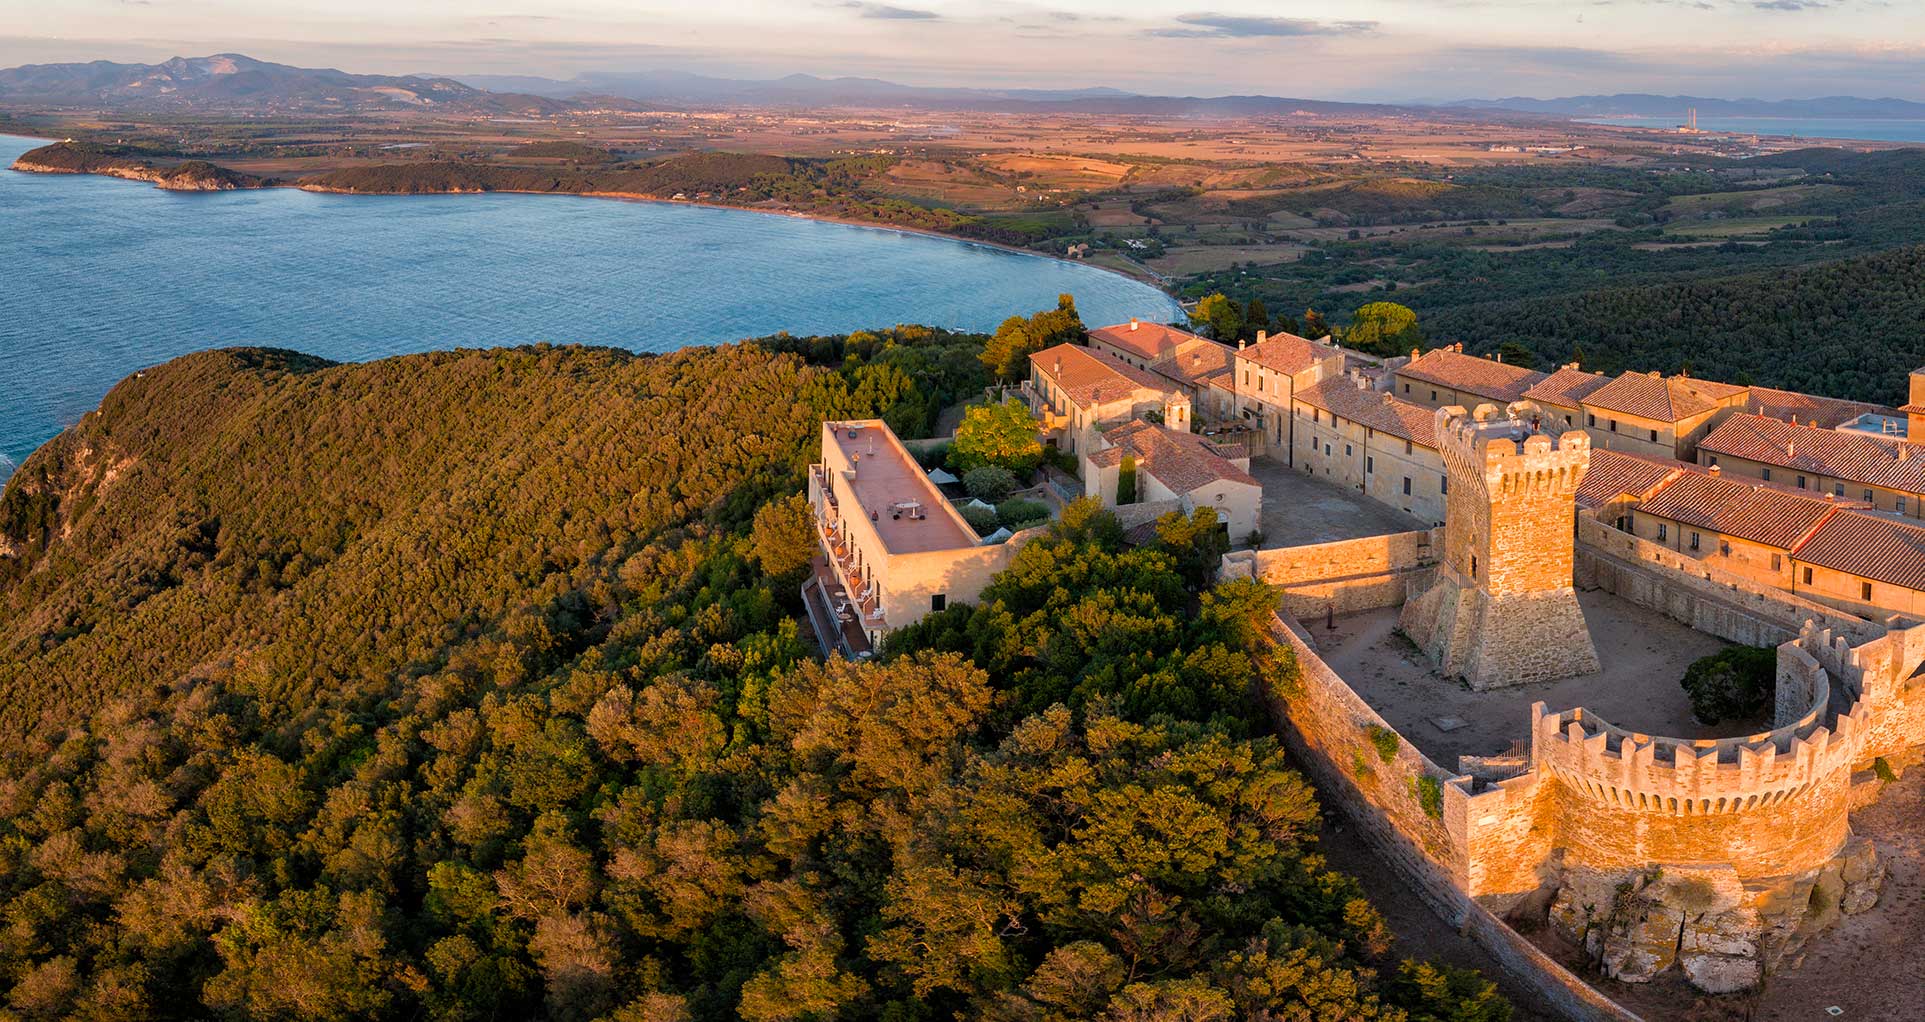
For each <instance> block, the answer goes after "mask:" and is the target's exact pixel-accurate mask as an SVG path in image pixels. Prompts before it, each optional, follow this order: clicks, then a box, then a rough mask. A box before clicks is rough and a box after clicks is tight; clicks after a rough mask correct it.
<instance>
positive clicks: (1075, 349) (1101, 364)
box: [1029, 344, 1173, 405]
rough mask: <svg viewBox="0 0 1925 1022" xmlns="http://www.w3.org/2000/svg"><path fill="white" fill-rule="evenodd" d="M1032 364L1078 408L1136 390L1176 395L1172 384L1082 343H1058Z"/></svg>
mask: <svg viewBox="0 0 1925 1022" xmlns="http://www.w3.org/2000/svg"><path fill="white" fill-rule="evenodd" d="M1029 361H1030V364H1032V365H1034V366H1035V367H1036V368H1037V369H1038V370H1040V371H1042V372H1043V373H1045V374H1046V375H1048V376H1049V377H1050V378H1051V379H1053V380H1055V381H1056V385H1057V386H1058V387H1061V388H1062V389H1063V393H1065V394H1067V395H1068V396H1069V399H1070V401H1072V402H1073V403H1075V404H1077V405H1091V404H1096V403H1097V398H1098V397H1099V396H1101V397H1102V398H1104V399H1107V400H1112V401H1113V400H1117V399H1119V398H1122V397H1124V396H1125V395H1127V394H1128V393H1129V392H1131V391H1133V390H1136V389H1139V388H1140V389H1144V390H1154V391H1158V392H1161V393H1164V394H1169V393H1173V391H1172V389H1171V387H1170V381H1168V380H1166V379H1164V378H1162V377H1160V376H1157V375H1156V374H1154V373H1151V372H1149V371H1147V370H1143V369H1138V368H1136V367H1135V366H1133V365H1130V364H1129V363H1128V362H1125V361H1123V360H1122V359H1120V358H1117V357H1116V356H1115V355H1106V354H1104V353H1103V352H1100V351H1091V350H1089V349H1088V348H1085V347H1083V346H1082V345H1080V344H1058V345H1056V346H1055V347H1051V348H1044V349H1043V350H1041V351H1038V352H1035V353H1034V354H1032V355H1030V356H1029Z"/></svg>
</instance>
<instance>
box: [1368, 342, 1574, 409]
mask: <svg viewBox="0 0 1925 1022" xmlns="http://www.w3.org/2000/svg"><path fill="white" fill-rule="evenodd" d="M1544 378H1545V375H1544V374H1543V373H1540V372H1534V371H1532V370H1529V369H1522V368H1519V367H1517V366H1513V365H1505V364H1504V363H1502V362H1500V361H1498V360H1496V359H1491V358H1478V357H1477V356H1475V355H1466V354H1464V346H1463V345H1462V344H1453V345H1451V346H1449V347H1447V348H1436V349H1433V350H1431V351H1426V352H1423V353H1422V354H1419V353H1418V352H1416V351H1415V350H1413V351H1412V352H1411V353H1410V361H1409V362H1407V363H1405V364H1404V365H1401V366H1398V367H1397V370H1396V371H1395V372H1394V373H1392V374H1391V392H1392V393H1394V394H1396V395H1397V396H1398V397H1400V398H1403V399H1404V400H1406V401H1410V402H1413V403H1416V404H1420V405H1423V406H1424V407H1425V408H1445V407H1448V406H1450V405H1461V406H1463V407H1465V408H1475V407H1476V406H1478V405H1480V404H1486V403H1489V404H1494V405H1496V406H1498V407H1499V408H1502V407H1504V406H1505V405H1507V404H1510V403H1511V402H1513V401H1516V400H1519V399H1521V398H1522V397H1524V394H1525V392H1526V391H1528V390H1530V389H1531V388H1532V387H1534V386H1536V385H1537V384H1538V383H1540V382H1542V381H1543V380H1544Z"/></svg>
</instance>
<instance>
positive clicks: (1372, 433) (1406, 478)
mask: <svg viewBox="0 0 1925 1022" xmlns="http://www.w3.org/2000/svg"><path fill="white" fill-rule="evenodd" d="M1293 417H1294V419H1295V420H1296V421H1295V423H1294V428H1293V429H1292V431H1291V432H1292V435H1293V453H1292V458H1291V462H1292V464H1294V465H1296V466H1297V467H1298V468H1300V469H1301V470H1303V471H1304V472H1306V473H1308V474H1311V475H1315V476H1317V477H1319V478H1323V479H1327V480H1329V481H1330V482H1332V483H1335V484H1337V485H1338V486H1342V487H1345V488H1347V489H1352V490H1357V491H1359V492H1361V493H1363V494H1364V495H1366V496H1368V497H1371V498H1373V499H1375V500H1377V501H1378V502H1379V503H1382V504H1387V505H1389V506H1391V507H1395V508H1399V509H1401V510H1403V511H1404V512H1405V513H1406V514H1410V515H1413V516H1415V517H1416V518H1418V519H1419V520H1421V521H1426V522H1434V523H1439V524H1441V523H1442V522H1443V520H1444V504H1445V497H1446V495H1447V494H1448V493H1449V483H1448V481H1447V479H1446V476H1445V472H1444V462H1443V458H1442V457H1441V456H1440V455H1439V454H1438V453H1437V440H1436V436H1435V435H1434V429H1435V425H1434V419H1435V415H1434V413H1432V412H1431V411H1430V410H1429V409H1426V408H1423V407H1421V406H1419V405H1416V404H1413V403H1412V402H1409V401H1405V400H1403V399H1401V398H1398V397H1395V396H1393V395H1390V394H1385V393H1383V392H1381V391H1377V390H1372V389H1370V388H1369V387H1368V386H1367V385H1366V383H1365V381H1363V380H1362V379H1359V378H1355V377H1338V378H1336V379H1329V380H1324V381H1323V382H1321V383H1317V384H1314V385H1312V386H1309V387H1306V388H1304V389H1303V390H1302V391H1299V392H1298V393H1297V396H1296V403H1295V406H1294V409H1293Z"/></svg>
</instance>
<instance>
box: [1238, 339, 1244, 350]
mask: <svg viewBox="0 0 1925 1022" xmlns="http://www.w3.org/2000/svg"><path fill="white" fill-rule="evenodd" d="M1237 350H1238V351H1242V350H1243V338H1241V337H1239V338H1237Z"/></svg>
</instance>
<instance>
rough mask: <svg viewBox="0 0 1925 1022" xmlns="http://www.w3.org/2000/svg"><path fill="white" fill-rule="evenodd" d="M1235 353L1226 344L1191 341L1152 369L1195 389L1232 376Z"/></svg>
mask: <svg viewBox="0 0 1925 1022" xmlns="http://www.w3.org/2000/svg"><path fill="white" fill-rule="evenodd" d="M1236 353H1237V350H1236V349H1235V348H1232V347H1230V346H1229V345H1227V344H1219V343H1217V342H1216V341H1212V340H1208V339H1206V338H1202V337H1192V338H1190V339H1189V340H1187V341H1184V342H1182V343H1181V344H1178V345H1177V346H1176V347H1174V348H1172V349H1170V350H1169V351H1168V352H1165V353H1164V355H1163V357H1162V358H1159V359H1157V360H1156V361H1154V362H1152V363H1150V368H1151V369H1153V370H1155V371H1156V372H1157V373H1160V374H1161V375H1163V376H1167V377H1169V378H1170V379H1172V380H1175V381H1176V382H1178V383H1182V384H1187V385H1189V386H1196V385H1198V384H1202V383H1209V382H1210V381H1212V380H1220V379H1226V378H1229V377H1231V376H1233V375H1234V373H1235V370H1234V369H1233V368H1232V364H1233V363H1234V362H1235V361H1236Z"/></svg>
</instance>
